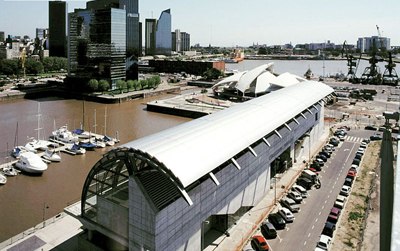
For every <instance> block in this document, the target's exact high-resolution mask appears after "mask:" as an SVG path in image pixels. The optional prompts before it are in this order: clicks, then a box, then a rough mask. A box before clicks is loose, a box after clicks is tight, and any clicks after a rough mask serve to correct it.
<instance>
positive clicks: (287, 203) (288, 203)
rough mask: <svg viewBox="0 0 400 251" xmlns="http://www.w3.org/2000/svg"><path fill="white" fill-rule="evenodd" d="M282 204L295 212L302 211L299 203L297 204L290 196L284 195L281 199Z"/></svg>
mask: <svg viewBox="0 0 400 251" xmlns="http://www.w3.org/2000/svg"><path fill="white" fill-rule="evenodd" d="M281 204H282V206H284V207H286V208H288V209H289V210H290V211H291V212H293V213H297V212H299V211H300V207H299V205H297V204H296V202H295V201H294V200H292V199H290V198H288V197H283V198H282V199H281Z"/></svg>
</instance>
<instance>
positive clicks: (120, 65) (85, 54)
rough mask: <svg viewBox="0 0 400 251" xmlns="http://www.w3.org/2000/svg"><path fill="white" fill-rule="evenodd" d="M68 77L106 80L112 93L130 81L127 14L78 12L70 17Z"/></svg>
mask: <svg viewBox="0 0 400 251" xmlns="http://www.w3.org/2000/svg"><path fill="white" fill-rule="evenodd" d="M68 46H69V57H68V75H69V76H70V77H72V78H78V79H81V80H85V81H89V80H90V79H106V80H108V82H109V83H110V85H111V87H112V89H115V88H116V82H117V81H118V80H120V79H121V80H124V79H125V78H126V11H125V10H124V9H115V8H107V9H91V10H75V12H74V13H70V14H69V41H68Z"/></svg>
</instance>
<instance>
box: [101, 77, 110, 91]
mask: <svg viewBox="0 0 400 251" xmlns="http://www.w3.org/2000/svg"><path fill="white" fill-rule="evenodd" d="M109 88H110V84H109V83H108V81H107V80H105V79H102V80H100V81H99V91H107V90H108V89H109Z"/></svg>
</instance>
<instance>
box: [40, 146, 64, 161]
mask: <svg viewBox="0 0 400 251" xmlns="http://www.w3.org/2000/svg"><path fill="white" fill-rule="evenodd" d="M42 158H43V159H46V160H50V161H52V162H60V161H61V156H60V155H59V154H57V152H56V151H55V150H53V151H52V150H50V149H47V150H46V151H45V152H44V154H43V156H42Z"/></svg>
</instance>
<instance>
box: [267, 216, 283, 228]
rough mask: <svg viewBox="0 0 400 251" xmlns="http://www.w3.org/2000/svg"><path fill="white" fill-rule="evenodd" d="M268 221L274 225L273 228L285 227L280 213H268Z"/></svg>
mask: <svg viewBox="0 0 400 251" xmlns="http://www.w3.org/2000/svg"><path fill="white" fill-rule="evenodd" d="M268 221H269V222H271V223H272V225H274V227H275V229H285V227H286V222H285V219H283V217H282V216H281V215H280V214H270V215H269V216H268Z"/></svg>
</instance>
